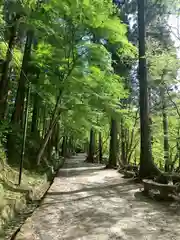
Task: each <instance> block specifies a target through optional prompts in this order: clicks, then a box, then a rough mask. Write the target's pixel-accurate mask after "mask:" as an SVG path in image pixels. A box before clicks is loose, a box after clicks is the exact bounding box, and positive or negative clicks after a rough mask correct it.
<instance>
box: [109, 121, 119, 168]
mask: <svg viewBox="0 0 180 240" xmlns="http://www.w3.org/2000/svg"><path fill="white" fill-rule="evenodd" d="M116 166H117V122H116V120H115V119H113V118H112V119H111V130H110V146H109V162H108V164H107V166H106V167H107V168H115V167H116Z"/></svg>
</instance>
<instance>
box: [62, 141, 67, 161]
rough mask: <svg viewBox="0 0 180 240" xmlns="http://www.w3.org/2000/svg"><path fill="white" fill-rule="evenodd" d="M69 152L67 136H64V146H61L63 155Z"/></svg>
mask: <svg viewBox="0 0 180 240" xmlns="http://www.w3.org/2000/svg"><path fill="white" fill-rule="evenodd" d="M66 154H67V137H66V136H63V140H62V146H61V156H62V157H64V158H65V157H66Z"/></svg>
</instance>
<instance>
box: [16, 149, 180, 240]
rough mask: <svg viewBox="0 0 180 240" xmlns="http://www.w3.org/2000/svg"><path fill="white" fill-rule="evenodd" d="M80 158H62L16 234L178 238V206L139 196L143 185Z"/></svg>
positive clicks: (31, 237)
mask: <svg viewBox="0 0 180 240" xmlns="http://www.w3.org/2000/svg"><path fill="white" fill-rule="evenodd" d="M84 159H85V155H83V154H80V155H78V156H76V157H74V158H72V159H69V160H67V161H66V164H65V165H64V167H63V168H62V169H60V171H59V174H58V176H57V177H56V178H55V180H54V183H53V184H52V186H51V188H50V190H49V192H48V193H47V195H46V197H45V199H44V200H43V202H42V204H41V206H40V207H39V208H38V209H37V210H36V211H35V212H34V213H33V215H32V216H31V217H30V218H29V219H28V220H27V221H26V222H25V224H24V225H23V226H22V228H21V231H20V232H19V234H18V235H17V237H16V240H37V239H38V240H61V239H62V240H78V239H82V240H91V239H92V240H93V239H94V240H95V239H98V240H106V239H107V240H108V239H109V240H111V239H112V240H113V239H121V240H133V239H134V240H165V239H166V240H180V217H179V214H178V208H177V206H175V205H174V204H170V203H169V204H165V205H162V204H159V203H157V202H154V201H151V200H149V199H147V198H145V197H143V196H142V194H141V193H140V187H141V185H139V184H134V183H132V182H131V183H130V182H129V181H128V180H125V179H123V178H122V177H121V175H120V174H119V173H118V172H117V171H115V170H102V166H100V165H97V164H96V165H92V164H88V163H84ZM87 167H90V169H89V170H88V171H87Z"/></svg>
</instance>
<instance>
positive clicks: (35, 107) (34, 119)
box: [31, 94, 39, 133]
mask: <svg viewBox="0 0 180 240" xmlns="http://www.w3.org/2000/svg"><path fill="white" fill-rule="evenodd" d="M38 102H39V98H38V95H37V94H35V95H34V103H33V114H32V122H31V132H32V133H37V132H38V126H37V124H38V108H39V106H38Z"/></svg>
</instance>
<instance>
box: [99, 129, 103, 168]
mask: <svg viewBox="0 0 180 240" xmlns="http://www.w3.org/2000/svg"><path fill="white" fill-rule="evenodd" d="M102 158H103V149H102V133H101V132H99V163H102V160H103V159H102Z"/></svg>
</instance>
